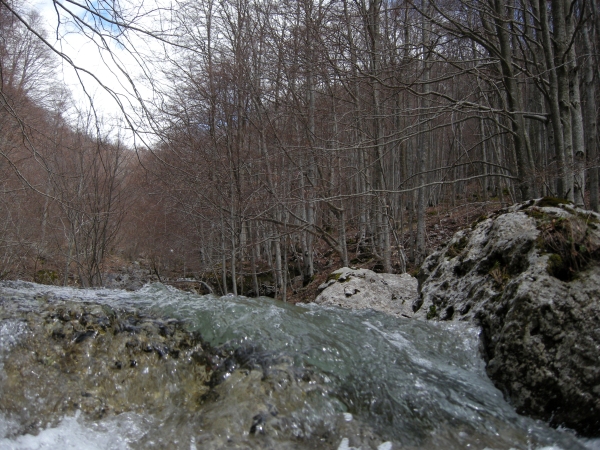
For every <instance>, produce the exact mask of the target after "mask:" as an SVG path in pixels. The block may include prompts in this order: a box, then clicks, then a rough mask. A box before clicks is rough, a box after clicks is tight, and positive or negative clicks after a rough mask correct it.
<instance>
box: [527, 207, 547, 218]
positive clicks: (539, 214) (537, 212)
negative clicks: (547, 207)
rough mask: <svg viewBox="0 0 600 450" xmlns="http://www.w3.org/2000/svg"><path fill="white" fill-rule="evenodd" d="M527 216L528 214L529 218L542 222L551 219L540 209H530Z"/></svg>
mask: <svg viewBox="0 0 600 450" xmlns="http://www.w3.org/2000/svg"><path fill="white" fill-rule="evenodd" d="M525 214H527V215H528V216H529V217H531V218H533V219H535V220H537V221H541V220H548V218H549V217H550V216H549V215H548V213H546V212H544V211H542V210H541V209H539V208H530V209H527V210H526V211H525Z"/></svg>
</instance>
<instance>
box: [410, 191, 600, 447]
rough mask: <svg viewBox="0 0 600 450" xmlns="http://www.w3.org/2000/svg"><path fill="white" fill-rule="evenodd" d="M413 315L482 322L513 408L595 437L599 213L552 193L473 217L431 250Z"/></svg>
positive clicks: (599, 370)
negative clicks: (466, 226) (439, 247)
mask: <svg viewBox="0 0 600 450" xmlns="http://www.w3.org/2000/svg"><path fill="white" fill-rule="evenodd" d="M418 279H419V292H420V296H421V297H420V299H419V301H418V302H417V303H415V309H416V314H415V316H416V317H417V318H423V319H425V318H426V319H436V320H467V321H471V322H473V323H475V324H477V325H479V326H480V327H481V330H482V346H483V355H484V358H485V360H486V362H487V367H486V369H487V373H488V375H489V377H490V378H491V379H492V380H493V382H494V383H495V384H496V386H497V387H498V388H499V389H501V390H502V391H503V392H504V394H505V396H506V397H507V398H508V399H509V400H510V401H511V402H512V404H513V405H514V406H515V407H516V409H517V411H518V412H520V413H523V414H526V415H530V416H532V417H535V418H540V419H543V420H546V421H549V422H550V424H552V425H554V426H566V427H569V428H572V429H574V430H576V431H577V432H579V433H581V434H583V435H586V436H594V437H598V436H600V364H599V361H600V215H598V214H596V213H594V212H591V211H585V210H583V209H580V208H576V207H574V206H573V205H571V204H567V203H566V201H565V202H564V203H563V202H562V201H559V200H557V199H551V198H544V199H538V200H535V201H533V200H532V201H529V202H525V203H521V204H517V205H514V206H512V207H510V208H506V209H503V210H500V211H498V212H496V213H494V214H492V215H490V216H489V217H482V218H480V220H479V221H478V222H477V223H475V224H473V226H472V227H471V228H470V229H464V230H461V231H459V232H458V233H456V234H455V235H454V237H453V238H452V240H451V241H450V242H449V243H448V245H447V246H446V247H445V248H443V249H442V250H439V251H437V252H435V253H433V254H432V255H430V256H429V257H428V258H427V259H426V261H425V262H424V263H423V265H422V267H421V271H420V273H419V275H418Z"/></svg>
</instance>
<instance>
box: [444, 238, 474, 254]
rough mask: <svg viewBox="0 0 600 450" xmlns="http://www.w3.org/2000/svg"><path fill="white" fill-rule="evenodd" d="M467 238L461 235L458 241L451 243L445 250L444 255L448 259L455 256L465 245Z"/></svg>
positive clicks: (467, 241)
mask: <svg viewBox="0 0 600 450" xmlns="http://www.w3.org/2000/svg"><path fill="white" fill-rule="evenodd" d="M468 243H469V239H467V237H466V236H463V237H461V238H460V239H459V240H458V241H456V242H454V243H452V244H451V245H450V246H449V247H448V250H446V256H447V257H448V258H450V259H452V258H455V257H457V256H458V255H460V254H461V253H462V251H463V250H464V249H465V248H466V247H467V244H468Z"/></svg>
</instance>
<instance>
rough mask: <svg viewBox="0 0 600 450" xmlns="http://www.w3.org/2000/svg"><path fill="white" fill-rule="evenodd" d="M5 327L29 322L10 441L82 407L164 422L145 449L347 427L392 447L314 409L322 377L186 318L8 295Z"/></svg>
mask: <svg viewBox="0 0 600 450" xmlns="http://www.w3.org/2000/svg"><path fill="white" fill-rule="evenodd" d="M7 326H8V328H7ZM0 327H3V328H4V329H15V330H18V335H16V336H14V338H11V339H10V340H7V339H3V341H6V342H2V343H3V346H2V347H0V416H1V418H2V420H6V421H7V423H9V424H11V425H10V427H9V428H7V429H5V430H2V432H3V433H4V434H5V435H6V437H8V438H15V437H17V436H20V435H23V434H33V435H36V434H38V433H39V432H40V431H41V430H43V429H44V428H46V427H48V426H57V425H58V424H59V423H60V422H61V421H62V420H63V419H64V417H65V416H69V415H73V414H76V413H77V414H81V415H82V417H83V418H85V420H88V421H101V420H104V419H106V420H109V419H110V418H111V417H121V416H120V415H121V414H126V415H130V414H134V415H135V414H137V415H140V416H141V417H144V421H143V422H142V424H144V423H145V424H152V423H154V425H148V429H147V431H146V432H144V433H143V436H141V437H140V438H139V440H137V442H136V443H135V446H134V448H151V447H152V448H178V447H179V446H180V444H181V442H190V441H191V440H192V441H193V442H196V443H197V444H198V445H199V447H201V448H203V449H221V448H256V449H287V448H290V449H292V448H294V449H300V448H329V449H335V448H337V447H338V444H339V439H341V437H340V435H341V436H349V437H350V438H351V440H352V442H354V443H356V445H358V446H361V447H362V448H365V449H366V448H375V447H376V446H377V445H378V444H379V443H381V439H379V438H378V437H377V436H376V434H375V433H374V432H373V431H372V429H371V428H370V427H369V426H368V425H366V424H363V423H362V422H360V421H353V422H352V423H346V421H345V420H344V416H343V414H342V413H341V412H338V411H329V413H330V414H329V415H323V414H321V413H320V411H319V410H318V409H316V410H314V409H313V408H315V407H316V406H315V405H318V404H320V402H323V401H324V399H325V398H326V396H327V395H328V390H329V389H330V388H329V387H328V386H327V384H326V383H325V382H324V381H323V380H322V378H321V375H318V374H316V373H314V372H313V371H311V370H309V369H303V368H299V367H296V366H294V364H293V363H292V361H291V360H290V358H288V357H285V356H281V355H278V356H274V355H272V354H270V353H269V352H266V351H264V350H261V349H260V348H258V347H256V346H253V345H251V344H246V345H238V346H231V345H223V346H220V347H212V346H211V345H209V344H208V343H206V342H205V341H204V340H203V339H202V338H201V336H200V335H199V334H198V333H197V332H191V331H187V330H186V327H185V323H184V322H182V321H181V320H176V319H170V318H161V317H156V316H153V315H152V314H149V313H144V312H141V311H139V310H137V309H134V308H131V307H124V308H120V307H119V308H112V307H110V306H108V305H106V304H96V303H92V302H83V301H79V300H73V301H72V300H62V299H55V298H52V296H51V295H50V296H40V297H36V298H34V299H30V298H22V299H17V298H7V297H0ZM308 398H312V399H313V400H314V401H313V402H307V399H308ZM338 408H339V409H343V405H341V404H340V405H338ZM165 430H171V431H169V432H165ZM172 430H177V432H174V431H172ZM2 437H4V436H0V438H2Z"/></svg>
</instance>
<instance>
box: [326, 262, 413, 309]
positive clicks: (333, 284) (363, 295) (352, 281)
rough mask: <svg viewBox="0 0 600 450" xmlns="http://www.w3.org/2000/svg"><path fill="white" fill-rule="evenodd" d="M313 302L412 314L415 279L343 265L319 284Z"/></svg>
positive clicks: (403, 275) (405, 275) (406, 275)
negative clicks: (316, 295) (317, 294)
mask: <svg viewBox="0 0 600 450" xmlns="http://www.w3.org/2000/svg"><path fill="white" fill-rule="evenodd" d="M319 292H320V294H319V296H318V297H317V298H316V300H315V303H318V304H322V305H332V306H341V307H343V308H357V309H366V308H371V309H375V310H378V311H382V312H385V313H387V314H391V315H395V316H402V317H412V316H413V314H414V312H413V308H412V305H413V302H414V301H415V299H416V298H417V280H416V279H415V278H414V277H412V276H410V275H408V274H402V275H394V274H389V273H375V272H373V271H371V270H368V269H350V268H348V267H344V268H342V269H339V270H336V271H335V272H333V273H332V274H331V275H330V276H329V279H328V280H327V281H326V282H325V283H323V284H322V285H321V286H319Z"/></svg>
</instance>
